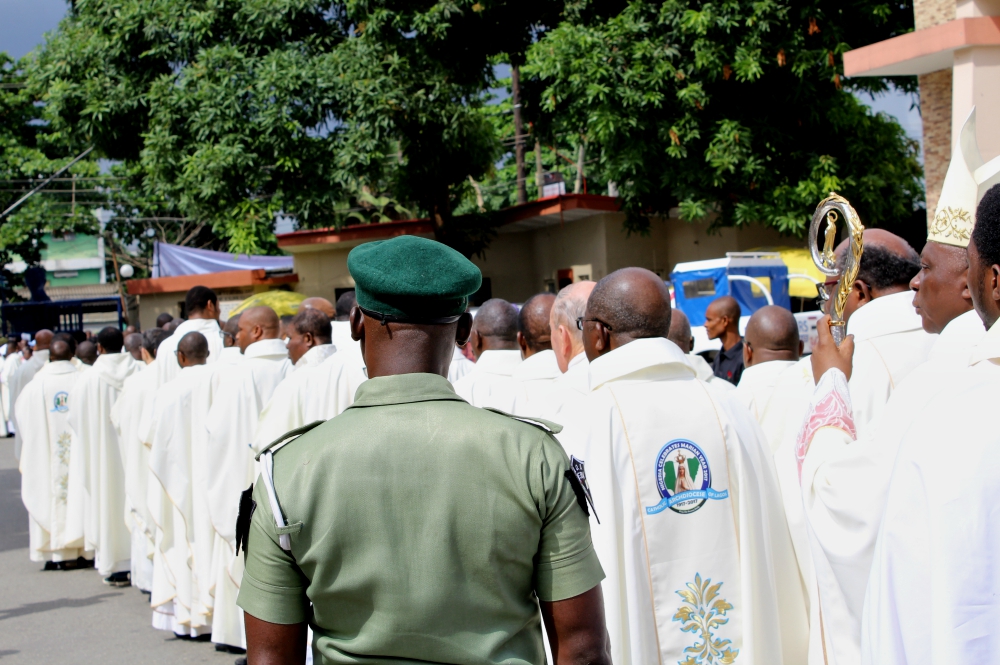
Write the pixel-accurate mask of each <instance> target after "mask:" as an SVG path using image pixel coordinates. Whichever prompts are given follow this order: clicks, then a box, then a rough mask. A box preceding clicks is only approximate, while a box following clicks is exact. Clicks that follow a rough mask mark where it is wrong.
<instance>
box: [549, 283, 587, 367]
mask: <svg viewBox="0 0 1000 665" xmlns="http://www.w3.org/2000/svg"><path fill="white" fill-rule="evenodd" d="M596 285H597V283H596V282H591V281H589V280H585V281H582V282H574V283H573V284H570V285H569V286H564V287H563V288H562V289H561V290H560V291H559V293H558V294H556V299H555V301H554V302H553V303H552V311H551V312H549V334H550V335H551V337H552V350H553V351H554V352H555V354H556V363H557V364H558V365H559V370H560V371H562V372H565V371H566V370H567V369H569V361H570V360H572V359H573V358H575V357H576V356H578V355H579V354H581V353H583V333H582V332H580V330H579V329H578V328H577V327H576V320H577V319H579V318H580V317H582V316H583V315H584V314H585V313H586V311H587V299H588V298H590V294H591V293H592V292H593V290H594V286H596Z"/></svg>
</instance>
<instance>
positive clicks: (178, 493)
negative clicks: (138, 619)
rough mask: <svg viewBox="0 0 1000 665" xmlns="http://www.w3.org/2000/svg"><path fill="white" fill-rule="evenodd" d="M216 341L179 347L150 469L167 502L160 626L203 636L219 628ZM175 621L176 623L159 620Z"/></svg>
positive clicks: (159, 507)
mask: <svg viewBox="0 0 1000 665" xmlns="http://www.w3.org/2000/svg"><path fill="white" fill-rule="evenodd" d="M207 358H208V343H207V341H206V340H205V337H204V335H202V334H201V333H198V332H191V333H188V334H186V335H185V336H184V337H183V338H181V340H180V343H179V344H178V345H177V354H176V360H177V361H178V363H179V364H180V366H181V370H180V372H179V373H178V374H177V376H176V377H174V378H173V379H172V380H170V381H169V382H168V383H167V384H166V385H163V386H160V387H159V388H158V389H157V394H156V399H155V402H154V405H153V415H152V417H151V420H150V425H149V440H150V450H149V470H150V473H151V476H152V478H153V480H151V481H150V482H155V483H156V484H157V485H158V488H157V489H158V490H159V491H158V492H156V493H155V494H156V496H157V497H159V500H153V501H151V502H150V512H151V514H152V518H153V520H154V521H155V523H156V525H157V534H156V547H157V551H156V553H155V555H156V557H157V559H156V563H157V564H160V565H157V566H155V568H154V580H153V588H152V594H151V597H150V604H151V605H152V607H153V609H154V615H153V616H154V626H156V627H158V628H168V627H169V628H170V629H172V630H173V632H174V633H176V634H179V635H191V636H197V635H202V634H205V633H207V632H209V631H210V630H211V628H212V624H213V612H214V605H215V602H214V597H213V585H214V579H213V563H214V555H215V545H216V537H215V531H214V530H213V528H212V523H211V520H210V519H209V515H208V513H209V510H208V497H207V486H208V482H209V475H210V474H209V469H212V468H213V467H212V466H211V465H210V463H209V462H208V460H207V459H206V457H205V452H206V451H205V450H204V445H203V441H204V437H203V436H201V430H203V429H204V426H205V422H206V420H207V410H208V404H207V400H206V399H205V396H204V394H203V393H204V392H205V391H207V390H208V386H209V384H210V383H211V381H210V376H209V375H210V374H211V372H212V369H211V368H209V367H208V366H206V365H205V362H206V360H207ZM163 615H167V616H170V617H171V620H170V621H171V622H170V624H169V625H167V624H160V623H158V622H157V619H158V618H160V617H161V616H163Z"/></svg>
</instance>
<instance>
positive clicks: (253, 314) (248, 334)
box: [236, 305, 281, 353]
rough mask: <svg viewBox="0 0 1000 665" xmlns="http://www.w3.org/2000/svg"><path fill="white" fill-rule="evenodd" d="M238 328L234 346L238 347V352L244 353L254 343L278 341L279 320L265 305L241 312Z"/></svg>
mask: <svg viewBox="0 0 1000 665" xmlns="http://www.w3.org/2000/svg"><path fill="white" fill-rule="evenodd" d="M238 327H239V330H238V332H237V333H236V344H237V346H239V347H240V352H241V353H245V352H246V350H247V347H248V346H250V345H251V344H253V343H255V342H259V341H261V340H264V339H278V335H279V334H280V332H281V320H280V319H279V318H278V315H277V314H275V313H274V310H273V309H271V308H270V307H268V306H267V305H259V306H257V307H251V308H249V309H246V310H243V312H241V314H240V321H239V324H238Z"/></svg>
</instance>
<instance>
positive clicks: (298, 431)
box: [254, 420, 326, 460]
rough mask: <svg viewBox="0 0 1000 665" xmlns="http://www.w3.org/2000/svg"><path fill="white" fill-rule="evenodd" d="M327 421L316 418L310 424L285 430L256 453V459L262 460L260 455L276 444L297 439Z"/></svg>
mask: <svg viewBox="0 0 1000 665" xmlns="http://www.w3.org/2000/svg"><path fill="white" fill-rule="evenodd" d="M325 422H326V421H325V420H316V421H313V422H311V423H309V424H308V425H303V426H302V427H297V428H295V429H293V430H292V431H290V432H285V433H284V434H282V435H281V436H279V437H278V438H277V439H275V440H274V441H272V442H271V443H269V444H267V445H266V446H264V447H263V448H261V449H260V452H259V453H257V455H256V457H255V458H254V459H257V460H260V456H261V455H263V454H264V453H266V452H267V451H269V450H272V449H273V448H275V447H276V446H280V445H281V444H284V443H287V442H289V441H291V440H292V439H297V438H298V437H300V436H302V435H303V434H305V433H306V432H308V431H309V430H311V429H313V428H315V427H318V426H319V425H322V424H323V423H325Z"/></svg>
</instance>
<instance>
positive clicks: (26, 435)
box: [14, 333, 85, 569]
mask: <svg viewBox="0 0 1000 665" xmlns="http://www.w3.org/2000/svg"><path fill="white" fill-rule="evenodd" d="M50 335H51V333H50ZM50 339H51V337H50ZM46 343H48V341H46ZM45 351H46V353H45V355H46V356H49V355H51V360H50V361H48V362H46V363H45V364H44V365H42V367H41V368H40V369H39V370H38V372H37V373H35V375H34V377H33V380H32V381H31V382H30V383H28V385H26V386H24V389H23V390H21V391H20V392H19V393H18V396H17V401H16V402H15V403H14V413H15V416H16V418H17V420H18V422H19V423H21V428H20V432H21V435H22V441H23V444H22V450H21V458H20V470H21V499H22V500H23V501H24V507H25V508H26V509H27V511H28V539H29V545H28V547H29V556H30V557H31V560H32V561H44V562H47V563H46V568H47V569H48V568H50V567H51V566H50V565H49V563H48V562H53V564H54V563H61V562H75V561H76V560H77V558H78V557H81V556H84V554H85V551H84V543H83V538H82V537H78V538H74V539H69V538H68V537H67V529H66V520H67V514H68V512H69V506H68V504H67V498H68V493H69V461H70V442H71V440H72V434H71V432H70V428H69V414H70V411H71V409H72V408H74V407H73V404H72V402H71V401H70V398H69V395H70V392H71V391H72V390H73V386H74V385H75V384H76V381H77V379H78V378H79V376H80V375H79V373H78V372H77V369H76V367H74V366H73V363H71V362H70V358H72V357H73V348H72V347H71V346H70V344H69V343H68V342H66V341H65V340H61V339H60V340H56V341H55V342H52V346H51V351H50V350H49V349H46V350H45ZM64 565H65V564H64Z"/></svg>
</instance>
